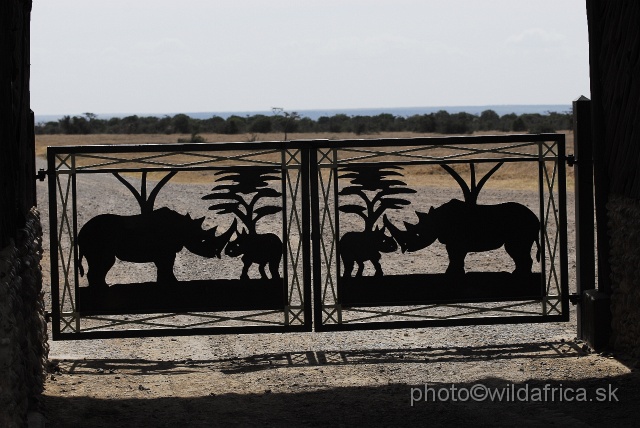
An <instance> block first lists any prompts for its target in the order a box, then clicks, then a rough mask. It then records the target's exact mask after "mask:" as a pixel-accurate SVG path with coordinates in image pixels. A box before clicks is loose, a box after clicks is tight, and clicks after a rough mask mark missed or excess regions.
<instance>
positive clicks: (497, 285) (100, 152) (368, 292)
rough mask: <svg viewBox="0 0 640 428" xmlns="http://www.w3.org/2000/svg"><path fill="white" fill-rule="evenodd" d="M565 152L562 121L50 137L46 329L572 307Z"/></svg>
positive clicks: (493, 315)
mask: <svg viewBox="0 0 640 428" xmlns="http://www.w3.org/2000/svg"><path fill="white" fill-rule="evenodd" d="M564 164H565V152H564V135H560V134H540V135H513V136H483V137H449V138H412V139H381V140H341V141H336V140H333V141H329V140H314V141H287V142H260V143H258V142H254V143H223V144H219V143H216V144H213V143H212V144H209V143H206V144H175V145H174V144H151V145H141V146H74V147H50V148H49V150H48V170H49V194H50V204H49V209H50V230H51V231H52V233H51V272H52V278H51V287H52V289H51V293H52V305H53V310H52V315H53V317H52V318H53V338H54V339H83V338H106V337H135V336H164V335H190V334H224V333H257V332H295V331H298V332H299V331H310V330H312V328H313V329H315V330H316V331H326V330H350V329H374V328H394V327H411V326H428V325H466V324H490V323H517V322H547V321H560V320H563V321H566V320H568V316H569V311H568V302H569V300H568V299H569V296H568V286H567V282H568V279H567V276H568V273H567V236H566V234H567V231H566V208H565V206H566V201H565V190H566V189H565V166H564ZM312 284H313V285H312Z"/></svg>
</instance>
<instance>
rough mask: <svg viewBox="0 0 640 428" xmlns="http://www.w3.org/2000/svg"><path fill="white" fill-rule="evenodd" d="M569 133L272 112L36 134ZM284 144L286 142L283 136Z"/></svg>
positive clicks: (480, 119) (456, 116) (62, 122)
mask: <svg viewBox="0 0 640 428" xmlns="http://www.w3.org/2000/svg"><path fill="white" fill-rule="evenodd" d="M572 128H573V115H572V113H570V112H567V113H556V112H548V113H546V114H539V113H531V114H521V115H516V114H515V113H510V114H504V115H502V116H500V115H499V114H497V113H496V112H495V111H493V110H485V111H483V112H482V113H480V114H479V115H474V114H469V113H449V112H447V111H445V110H440V111H438V112H436V113H428V114H419V115H413V116H408V117H404V116H394V115H392V114H389V113H382V114H378V115H375V116H349V115H346V114H335V115H333V116H322V117H319V118H318V119H317V120H313V119H310V118H308V117H303V116H300V115H299V114H298V113H296V112H283V111H282V110H281V109H280V110H279V111H275V110H274V114H273V115H264V114H256V115H252V116H248V115H247V116H238V115H233V116H229V117H228V118H226V119H224V118H222V117H220V116H212V117H211V118H208V119H196V118H192V117H189V116H187V115H186V114H176V115H175V116H163V117H157V116H137V115H132V116H127V117H112V118H109V119H100V118H98V117H97V115H95V114H93V113H85V114H84V115H81V116H64V117H63V118H61V119H59V120H57V121H51V122H46V123H38V124H36V126H35V132H36V134H191V135H195V134H199V133H214V134H229V135H232V134H246V133H251V134H261V133H270V132H284V133H285V135H286V134H287V133H291V132H297V133H322V132H329V133H340V132H352V133H355V134H357V135H362V134H375V133H379V132H416V133H439V134H470V133H473V132H476V131H503V132H529V133H544V132H555V131H559V130H566V129H572ZM285 139H286V137H285Z"/></svg>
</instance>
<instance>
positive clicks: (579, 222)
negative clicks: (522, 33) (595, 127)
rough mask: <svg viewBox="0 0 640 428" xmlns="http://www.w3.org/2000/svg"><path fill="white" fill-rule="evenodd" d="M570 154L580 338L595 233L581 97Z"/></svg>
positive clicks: (591, 282) (587, 107)
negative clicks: (572, 171) (574, 161)
mask: <svg viewBox="0 0 640 428" xmlns="http://www.w3.org/2000/svg"><path fill="white" fill-rule="evenodd" d="M573 123H574V128H573V139H574V140H573V141H574V149H573V153H574V155H575V158H576V164H575V166H574V181H575V222H576V237H575V240H576V291H577V293H578V298H579V299H580V300H579V303H578V310H577V313H576V318H577V324H578V337H579V338H582V337H583V325H582V321H583V319H584V317H585V309H586V305H585V304H584V302H583V299H584V292H585V291H587V290H592V289H594V288H595V283H596V278H595V275H596V272H595V263H596V262H595V254H594V249H595V233H594V213H593V210H594V202H593V148H592V140H591V101H589V99H588V98H586V97H584V96H582V97H580V98H578V99H577V100H575V101H574V102H573Z"/></svg>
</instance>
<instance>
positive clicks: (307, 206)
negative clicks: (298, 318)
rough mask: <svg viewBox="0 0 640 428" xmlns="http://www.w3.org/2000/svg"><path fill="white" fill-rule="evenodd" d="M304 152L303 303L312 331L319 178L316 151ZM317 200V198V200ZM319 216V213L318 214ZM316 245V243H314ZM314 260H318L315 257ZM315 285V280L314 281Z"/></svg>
mask: <svg viewBox="0 0 640 428" xmlns="http://www.w3.org/2000/svg"><path fill="white" fill-rule="evenodd" d="M300 150H301V151H302V153H301V158H302V165H301V167H302V168H301V171H300V173H301V174H302V269H303V272H302V278H303V280H302V281H303V284H302V285H303V293H304V301H303V302H302V304H303V307H304V324H303V325H304V328H305V331H311V329H312V327H313V322H312V320H313V315H312V309H311V308H312V305H313V303H312V301H311V299H312V297H311V284H312V271H311V266H312V263H311V233H312V232H311V230H312V214H311V213H312V212H313V211H314V210H316V208H317V207H316V208H314V207H315V205H311V195H316V194H317V177H316V176H315V175H313V174H311V176H313V179H310V177H311V176H310V171H315V170H316V168H315V159H313V158H312V156H311V153H312V152H315V150H312V149H309V148H308V147H307V148H302V149H300ZM314 180H315V182H316V193H314V192H313V190H312V188H313V187H312V186H313V182H314ZM316 199H317V198H316ZM316 214H317V213H316ZM314 245H315V241H314ZM313 260H318V259H317V258H316V257H315V253H314V257H313ZM314 266H315V264H314ZM316 278H317V277H316ZM313 282H314V283H315V280H314V281H313Z"/></svg>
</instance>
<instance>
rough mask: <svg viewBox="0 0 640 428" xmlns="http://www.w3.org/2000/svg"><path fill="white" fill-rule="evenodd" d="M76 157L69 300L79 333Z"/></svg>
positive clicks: (72, 159)
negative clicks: (71, 284) (70, 293)
mask: <svg viewBox="0 0 640 428" xmlns="http://www.w3.org/2000/svg"><path fill="white" fill-rule="evenodd" d="M76 177H77V175H76V155H75V154H73V155H71V213H72V214H71V215H72V216H73V221H72V227H73V231H72V236H71V240H70V241H71V242H70V243H71V245H72V246H73V247H72V248H73V300H71V301H72V302H73V304H74V307H73V316H74V317H75V319H76V332H77V333H79V332H80V315H79V314H78V294H79V293H78V286H79V284H78V282H79V277H78V263H77V261H78V245H77V242H76V241H77V239H76V238H77V236H78V204H77V199H78V193H77V183H76Z"/></svg>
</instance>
